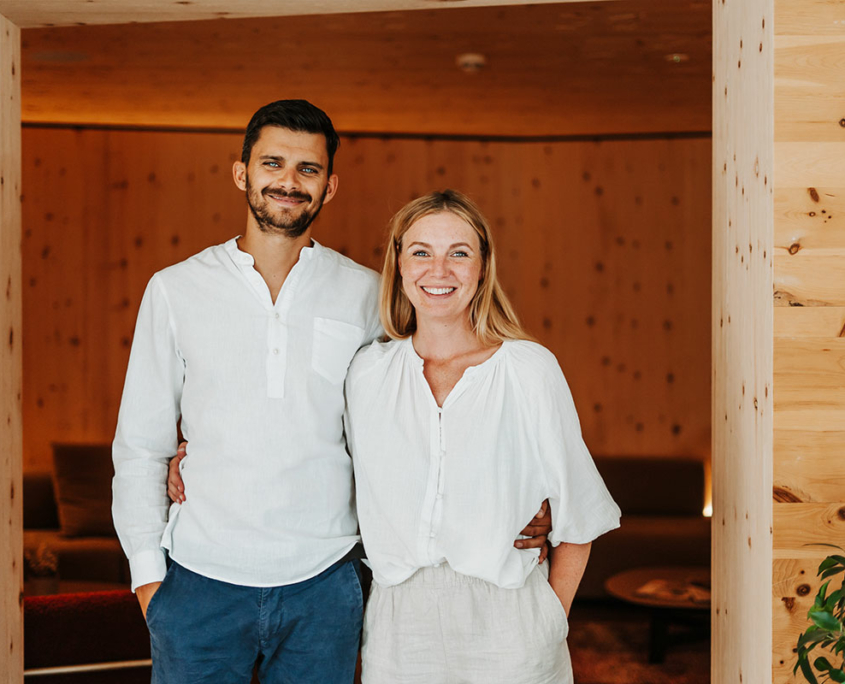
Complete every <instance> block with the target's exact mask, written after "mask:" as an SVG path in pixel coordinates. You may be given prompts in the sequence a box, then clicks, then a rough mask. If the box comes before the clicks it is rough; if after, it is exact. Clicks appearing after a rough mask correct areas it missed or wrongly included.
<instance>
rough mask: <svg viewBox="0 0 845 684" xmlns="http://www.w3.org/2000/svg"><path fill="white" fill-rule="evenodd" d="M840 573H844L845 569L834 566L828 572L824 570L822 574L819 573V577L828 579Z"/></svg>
mask: <svg viewBox="0 0 845 684" xmlns="http://www.w3.org/2000/svg"><path fill="white" fill-rule="evenodd" d="M840 572H845V568H843V567H840V566H836V567H835V568H830V569H828V570H825V571H824V572H820V573H819V577H821V578H822V579H826V578H828V577H833V576H834V575H838V574H839V573H840Z"/></svg>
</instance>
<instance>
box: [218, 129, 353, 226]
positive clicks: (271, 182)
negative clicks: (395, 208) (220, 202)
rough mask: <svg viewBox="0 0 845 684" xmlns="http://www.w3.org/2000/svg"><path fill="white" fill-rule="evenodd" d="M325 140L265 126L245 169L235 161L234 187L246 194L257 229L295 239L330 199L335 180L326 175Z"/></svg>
mask: <svg viewBox="0 0 845 684" xmlns="http://www.w3.org/2000/svg"><path fill="white" fill-rule="evenodd" d="M328 165H329V157H328V152H327V151H326V138H325V136H323V135H322V134H321V133H303V132H300V131H291V130H289V129H287V128H279V127H278V126H266V127H265V128H263V129H262V131H261V135H260V136H259V137H258V140H257V141H256V142H255V145H254V146H253V148H252V154H251V155H250V159H249V166H245V165H244V164H243V163H241V162H235V165H234V168H233V173H234V177H235V184H236V185H237V186H238V187H239V188H240V189H241V190H244V191H245V192H246V200H247V204H248V205H249V209H250V212H251V213H252V218H253V219H254V220H255V223H256V226H257V228H258V229H259V230H260V231H261V232H263V233H267V234H271V235H284V236H286V237H290V238H296V237H299V236H300V235H302V234H303V233H304V232H305V231H306V230H308V227H309V226H310V225H311V223H312V222H313V221H314V219H315V218H317V214H319V213H320V209H321V208H322V206H323V204H324V203H325V202H329V201H330V200H331V199H332V197H334V194H335V191H336V190H337V176H335V175H331V176H330V175H329V173H328Z"/></svg>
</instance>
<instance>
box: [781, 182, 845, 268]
mask: <svg viewBox="0 0 845 684" xmlns="http://www.w3.org/2000/svg"><path fill="white" fill-rule="evenodd" d="M840 183H843V184H845V176H843V177H842V178H841V179H840ZM775 250H776V252H775V253H776V254H789V255H790V256H798V255H799V254H800V256H802V257H806V256H809V255H825V254H829V255H833V256H837V255H841V254H843V253H845V186H840V187H839V188H829V187H818V188H816V187H806V188H804V187H799V188H796V187H793V188H781V187H777V186H776V187H775Z"/></svg>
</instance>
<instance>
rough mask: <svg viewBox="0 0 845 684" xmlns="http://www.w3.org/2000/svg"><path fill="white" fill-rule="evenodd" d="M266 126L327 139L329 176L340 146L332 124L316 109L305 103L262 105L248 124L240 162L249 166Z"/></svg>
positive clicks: (299, 101) (280, 101) (285, 101)
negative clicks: (253, 150) (256, 144)
mask: <svg viewBox="0 0 845 684" xmlns="http://www.w3.org/2000/svg"><path fill="white" fill-rule="evenodd" d="M266 126H278V127H279V128H287V129H288V130H290V131H300V132H303V133H322V134H323V135H324V136H325V137H326V152H328V154H329V171H328V172H329V173H330V174H331V172H332V167H333V166H334V154H335V152H337V146H338V145H340V136H338V134H337V132H336V131H335V129H334V126H333V125H332V120H331V119H330V118H329V117H328V115H327V114H326V113H325V112H324V111H323V110H322V109H320V108H319V107H315V106H314V105H312V104H311V103H310V102H308V101H307V100H277V101H276V102H271V103H270V104H268V105H264V106H263V107H262V108H261V109H259V110H258V111H257V112H255V114H253V115H252V118H251V119H250V120H249V124H248V125H247V127H246V135H244V146H243V150H242V151H241V161H242V162H243V163H244V164H249V157H250V155H251V154H252V148H253V146H254V145H255V142H256V141H257V140H258V137H259V136H260V135H261V131H262V129H263V128H265V127H266Z"/></svg>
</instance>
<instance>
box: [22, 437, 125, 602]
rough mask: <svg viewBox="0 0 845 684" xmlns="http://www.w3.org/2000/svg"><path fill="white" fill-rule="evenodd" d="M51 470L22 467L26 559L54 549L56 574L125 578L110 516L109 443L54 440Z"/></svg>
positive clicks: (87, 578)
mask: <svg viewBox="0 0 845 684" xmlns="http://www.w3.org/2000/svg"><path fill="white" fill-rule="evenodd" d="M53 457H54V458H53V462H54V463H53V465H54V472H53V473H52V474H50V473H25V474H24V478H23V526H24V533H23V537H24V555H25V572H26V573H27V574H28V575H31V570H32V568H31V565H32V563H31V562H30V561H28V560H27V559H26V557H27V556H29V557H30V558H32V557H34V556H37V555H38V554H39V549H41V554H42V555H43V552H44V550H47V551H48V552H51V553H52V554H54V555H55V557H56V560H57V561H58V568H57V570H58V576H59V578H60V579H61V580H71V581H80V580H81V581H89V582H102V583H109V584H125V585H126V586H127V587H128V586H129V564H128V562H127V560H126V557H125V556H124V555H123V551H122V550H121V548H120V543H119V542H118V540H117V535H116V534H115V531H114V527H113V525H112V519H111V479H112V472H113V470H112V464H111V447H110V446H109V445H103V444H94V445H86V444H54V445H53Z"/></svg>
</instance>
